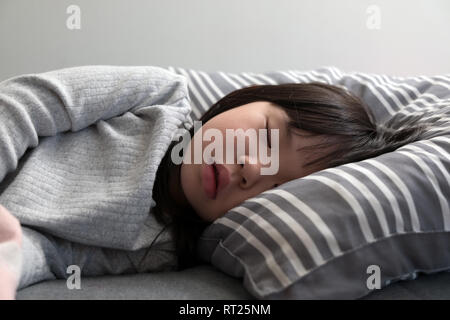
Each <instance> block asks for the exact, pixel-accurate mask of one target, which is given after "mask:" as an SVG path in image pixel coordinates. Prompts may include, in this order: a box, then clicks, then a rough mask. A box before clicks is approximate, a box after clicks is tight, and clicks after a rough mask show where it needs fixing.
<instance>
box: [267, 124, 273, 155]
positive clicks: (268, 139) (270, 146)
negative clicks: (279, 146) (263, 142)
mask: <svg viewBox="0 0 450 320" xmlns="http://www.w3.org/2000/svg"><path fill="white" fill-rule="evenodd" d="M266 132H267V145H268V146H269V148H270V149H272V141H271V140H270V133H269V118H267V121H266Z"/></svg>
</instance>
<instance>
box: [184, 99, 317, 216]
mask: <svg viewBox="0 0 450 320" xmlns="http://www.w3.org/2000/svg"><path fill="white" fill-rule="evenodd" d="M288 120H289V118H288V116H287V114H286V112H285V111H284V110H283V109H282V108H280V107H279V106H277V105H275V104H272V103H270V102H265V101H258V102H252V103H249V104H246V105H243V106H239V107H236V108H233V109H231V110H228V111H226V112H223V113H221V114H219V115H217V116H215V117H214V118H212V119H210V120H209V121H207V122H206V123H204V124H203V126H202V130H201V131H202V135H205V132H206V131H207V129H210V128H215V129H218V130H220V132H221V133H222V137H223V143H222V144H223V159H224V160H223V162H222V163H223V164H221V165H220V164H219V165H217V164H216V167H220V166H222V167H221V168H219V172H220V171H225V170H223V169H226V172H228V175H229V179H228V181H229V182H228V184H226V185H225V187H223V188H220V190H218V191H216V192H217V193H216V194H215V197H214V196H211V190H209V192H208V186H209V189H210V188H211V185H214V181H215V180H214V178H211V177H212V176H213V174H212V172H213V171H208V169H210V168H212V167H211V166H209V165H208V164H206V162H205V161H206V160H207V159H203V156H202V157H201V158H202V159H201V161H202V163H201V164H195V163H194V158H193V155H194V152H195V151H194V145H195V141H197V139H200V140H201V141H202V142H201V146H202V148H203V150H204V149H205V148H206V146H208V145H209V144H211V143H212V141H211V140H209V141H208V140H206V139H202V137H201V136H200V130H199V131H197V132H196V133H195V134H194V137H193V138H192V140H191V142H190V144H189V145H188V148H190V150H191V155H192V158H191V161H190V164H188V163H182V165H181V173H180V179H181V187H182V189H183V192H184V194H185V196H186V199H187V200H188V201H189V203H190V204H191V206H192V207H193V208H194V210H195V211H196V212H197V213H198V215H199V216H200V217H202V218H203V219H205V220H207V221H214V220H215V219H217V218H219V217H221V216H222V215H224V214H225V213H226V212H227V211H229V210H230V209H232V208H234V207H236V206H238V205H239V204H241V203H242V202H244V201H245V200H247V199H249V198H251V197H254V196H256V195H258V194H260V193H261V192H264V191H266V190H268V189H271V188H273V187H274V186H275V185H280V184H282V183H284V182H287V181H290V180H293V179H297V178H300V177H304V176H306V175H308V174H311V173H313V172H316V171H318V170H320V169H321V168H318V167H314V166H309V167H306V168H305V167H303V164H304V163H306V162H307V161H309V160H311V159H312V157H311V156H312V155H314V156H320V154H321V153H323V152H324V151H320V152H316V153H314V154H313V152H312V151H308V152H307V153H306V152H305V151H296V150H297V149H298V148H301V147H304V146H308V145H312V144H316V143H319V142H321V141H322V140H321V139H322V138H321V137H319V136H309V137H308V136H299V135H297V134H292V135H290V136H289V133H288V127H287V122H288ZM266 121H268V124H269V132H268V135H270V129H279V142H278V145H279V156H278V162H279V166H278V172H277V173H275V174H272V175H261V170H260V168H261V167H269V166H270V164H261V162H260V159H259V158H258V159H256V164H253V163H249V162H250V161H249V156H250V155H249V146H248V138H247V139H246V146H245V154H243V153H242V154H241V155H240V157H241V160H242V159H243V160H244V162H245V163H244V164H239V163H238V162H237V157H238V156H239V155H238V152H237V141H236V140H237V139H236V138H234V140H235V141H234V143H233V142H232V144H231V145H232V146H233V147H234V153H233V154H234V159H235V161H234V163H228V162H227V161H226V152H227V148H226V146H227V142H226V132H225V129H239V128H241V129H243V130H244V131H245V130H247V129H250V128H252V129H256V131H258V129H266ZM296 132H298V133H301V134H302V133H303V134H305V135H308V133H307V132H302V131H300V130H297V131H296ZM258 142H259V139H258ZM271 143H272V148H273V146H274V145H273V144H274V143H275V142H274V141H272V142H271ZM257 145H258V146H260V145H267V144H259V143H258V144H257ZM266 148H267V146H266ZM203 150H202V155H203ZM231 151H232V150H229V152H230V154H231ZM267 153H268V155H269V156H270V150H268V151H267ZM214 155H215V153H213V156H214ZM258 155H259V153H258ZM184 159H185V160H186V156H185V158H184ZM185 162H188V161H185ZM253 162H255V160H253ZM208 172H209V174H208ZM222 175H223V173H222ZM225 180H226V179H225ZM211 181H212V182H211ZM222 181H223V180H222Z"/></svg>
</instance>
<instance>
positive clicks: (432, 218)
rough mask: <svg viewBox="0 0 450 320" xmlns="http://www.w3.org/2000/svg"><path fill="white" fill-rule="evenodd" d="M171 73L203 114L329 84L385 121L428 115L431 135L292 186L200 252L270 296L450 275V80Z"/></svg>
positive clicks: (347, 295)
mask: <svg viewBox="0 0 450 320" xmlns="http://www.w3.org/2000/svg"><path fill="white" fill-rule="evenodd" d="M168 69H169V70H171V71H173V72H175V73H178V74H182V75H184V76H186V77H187V78H188V79H189V89H190V97H191V100H192V104H193V105H192V107H193V111H192V118H193V119H198V118H199V117H200V116H201V115H202V114H203V113H204V112H205V111H206V110H207V109H208V107H210V106H211V105H212V104H213V103H214V102H216V101H217V100H218V99H219V98H221V97H223V96H224V95H226V94H228V93H229V92H231V91H233V90H236V89H239V88H242V87H245V86H249V85H252V84H280V83H288V82H290V83H292V82H296V83H300V82H312V81H320V82H325V83H329V84H333V85H337V86H340V87H343V88H346V89H347V90H349V91H351V92H353V93H354V94H356V95H357V96H359V97H360V98H361V99H362V100H363V101H364V102H365V103H366V104H367V105H368V106H369V107H371V108H372V111H373V113H374V115H375V118H376V121H377V122H378V123H382V122H384V121H387V120H389V119H392V118H396V119H397V120H398V121H403V120H405V119H408V118H410V117H416V116H418V115H424V118H422V120H421V121H423V122H428V123H430V124H431V129H430V130H429V131H427V133H426V135H425V138H424V139H423V140H421V141H417V142H414V143H411V144H409V145H406V146H403V147H401V148H399V149H397V150H396V151H394V152H390V153H386V154H383V155H381V156H378V157H376V158H373V159H368V160H364V161H360V162H356V163H349V164H345V165H342V166H339V167H335V168H330V169H326V170H323V171H320V172H317V173H314V174H312V175H309V176H306V177H303V178H300V179H296V180H292V181H290V182H288V183H285V184H283V185H281V186H279V187H278V188H275V189H272V190H268V191H266V192H264V193H262V194H260V195H258V196H256V197H254V198H251V199H248V200H247V201H245V202H244V203H242V204H241V205H240V206H238V207H235V208H233V209H232V210H230V211H229V212H228V213H227V214H225V215H224V216H223V217H222V218H220V219H217V220H216V221H215V222H214V223H213V224H212V225H211V226H210V227H208V228H207V229H206V231H205V232H204V234H203V235H202V237H201V239H200V240H199V254H200V256H201V257H202V258H203V259H205V260H206V261H209V262H211V263H212V264H213V265H214V266H216V267H217V268H219V269H221V270H222V271H224V272H226V273H228V274H230V275H233V276H236V277H242V278H243V283H244V286H245V287H246V288H247V289H248V290H249V292H250V293H251V294H253V295H254V296H255V297H256V298H261V299H305V298H306V299H311V298H312V299H314V298H318V299H324V298H325V299H328V298H330V299H336V298H337V299H343V298H344V299H353V298H360V297H362V296H364V295H366V294H368V293H370V292H371V290H375V289H378V288H382V287H384V286H387V285H389V284H390V283H392V282H395V281H398V280H405V279H414V278H416V277H417V275H418V274H420V273H434V272H438V271H448V270H450V232H449V231H450V210H449V198H450V175H449V170H450V121H449V120H450V90H449V89H450V75H445V76H433V77H426V76H420V77H409V78H400V77H393V76H385V75H374V74H364V73H355V72H352V73H345V72H342V71H340V70H338V69H337V68H334V67H323V68H319V69H317V70H313V71H307V72H303V71H293V70H290V71H277V72H267V73H261V74H254V73H239V74H231V73H225V72H212V73H205V72H199V71H194V70H187V69H182V68H173V67H169V68H168Z"/></svg>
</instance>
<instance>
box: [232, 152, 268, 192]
mask: <svg viewBox="0 0 450 320" xmlns="http://www.w3.org/2000/svg"><path fill="white" fill-rule="evenodd" d="M238 166H239V167H240V168H239V173H240V180H241V181H240V182H239V185H240V186H241V187H242V188H243V189H249V188H252V187H253V186H255V185H256V184H258V183H261V182H262V180H263V179H270V176H266V175H261V163H260V162H259V161H258V159H255V158H250V157H249V156H248V155H245V156H244V155H242V156H240V157H239V158H238Z"/></svg>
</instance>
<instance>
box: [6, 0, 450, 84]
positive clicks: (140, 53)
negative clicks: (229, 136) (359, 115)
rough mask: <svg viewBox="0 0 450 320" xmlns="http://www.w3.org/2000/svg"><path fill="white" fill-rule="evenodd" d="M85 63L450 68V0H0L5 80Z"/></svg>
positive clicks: (410, 71) (398, 70)
mask: <svg viewBox="0 0 450 320" xmlns="http://www.w3.org/2000/svg"><path fill="white" fill-rule="evenodd" d="M71 4H76V5H78V6H79V7H80V9H81V29H80V30H69V29H68V28H67V27H66V20H67V18H68V17H69V15H68V14H67V13H66V9H67V7H68V6H69V5H71ZM370 5H376V6H378V8H379V9H380V13H381V15H380V29H378V30H377V29H369V28H368V27H367V21H368V19H369V16H370V14H369V13H367V12H366V10H367V8H368V7H369V6H370ZM86 64H114V65H158V66H163V67H166V66H169V65H171V66H175V67H185V68H192V69H201V70H205V71H214V70H222V71H230V72H239V71H253V72H259V71H270V70H276V69H277V70H278V69H284V70H286V69H288V70H289V69H298V70H308V69H313V68H317V67H320V66H324V65H333V66H336V67H338V68H341V69H342V70H344V71H362V72H371V73H384V74H390V75H398V76H405V75H422V74H426V75H433V74H444V73H450V1H448V0H427V1H425V0H408V1H407V0H390V1H389V0H386V1H379V0H373V1H372V0H371V1H368V0H342V1H333V0H304V1H302V0H298V1H295V0H277V1H275V0H220V1H219V0H149V1H144V0H70V1H67V0H39V1H37V0H36V1H32V0H28V1H27V0H0V80H4V79H6V78H8V77H11V76H14V75H18V74H22V73H31V72H42V71H47V70H51V69H57V68H62V67H69V66H76V65H86Z"/></svg>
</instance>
